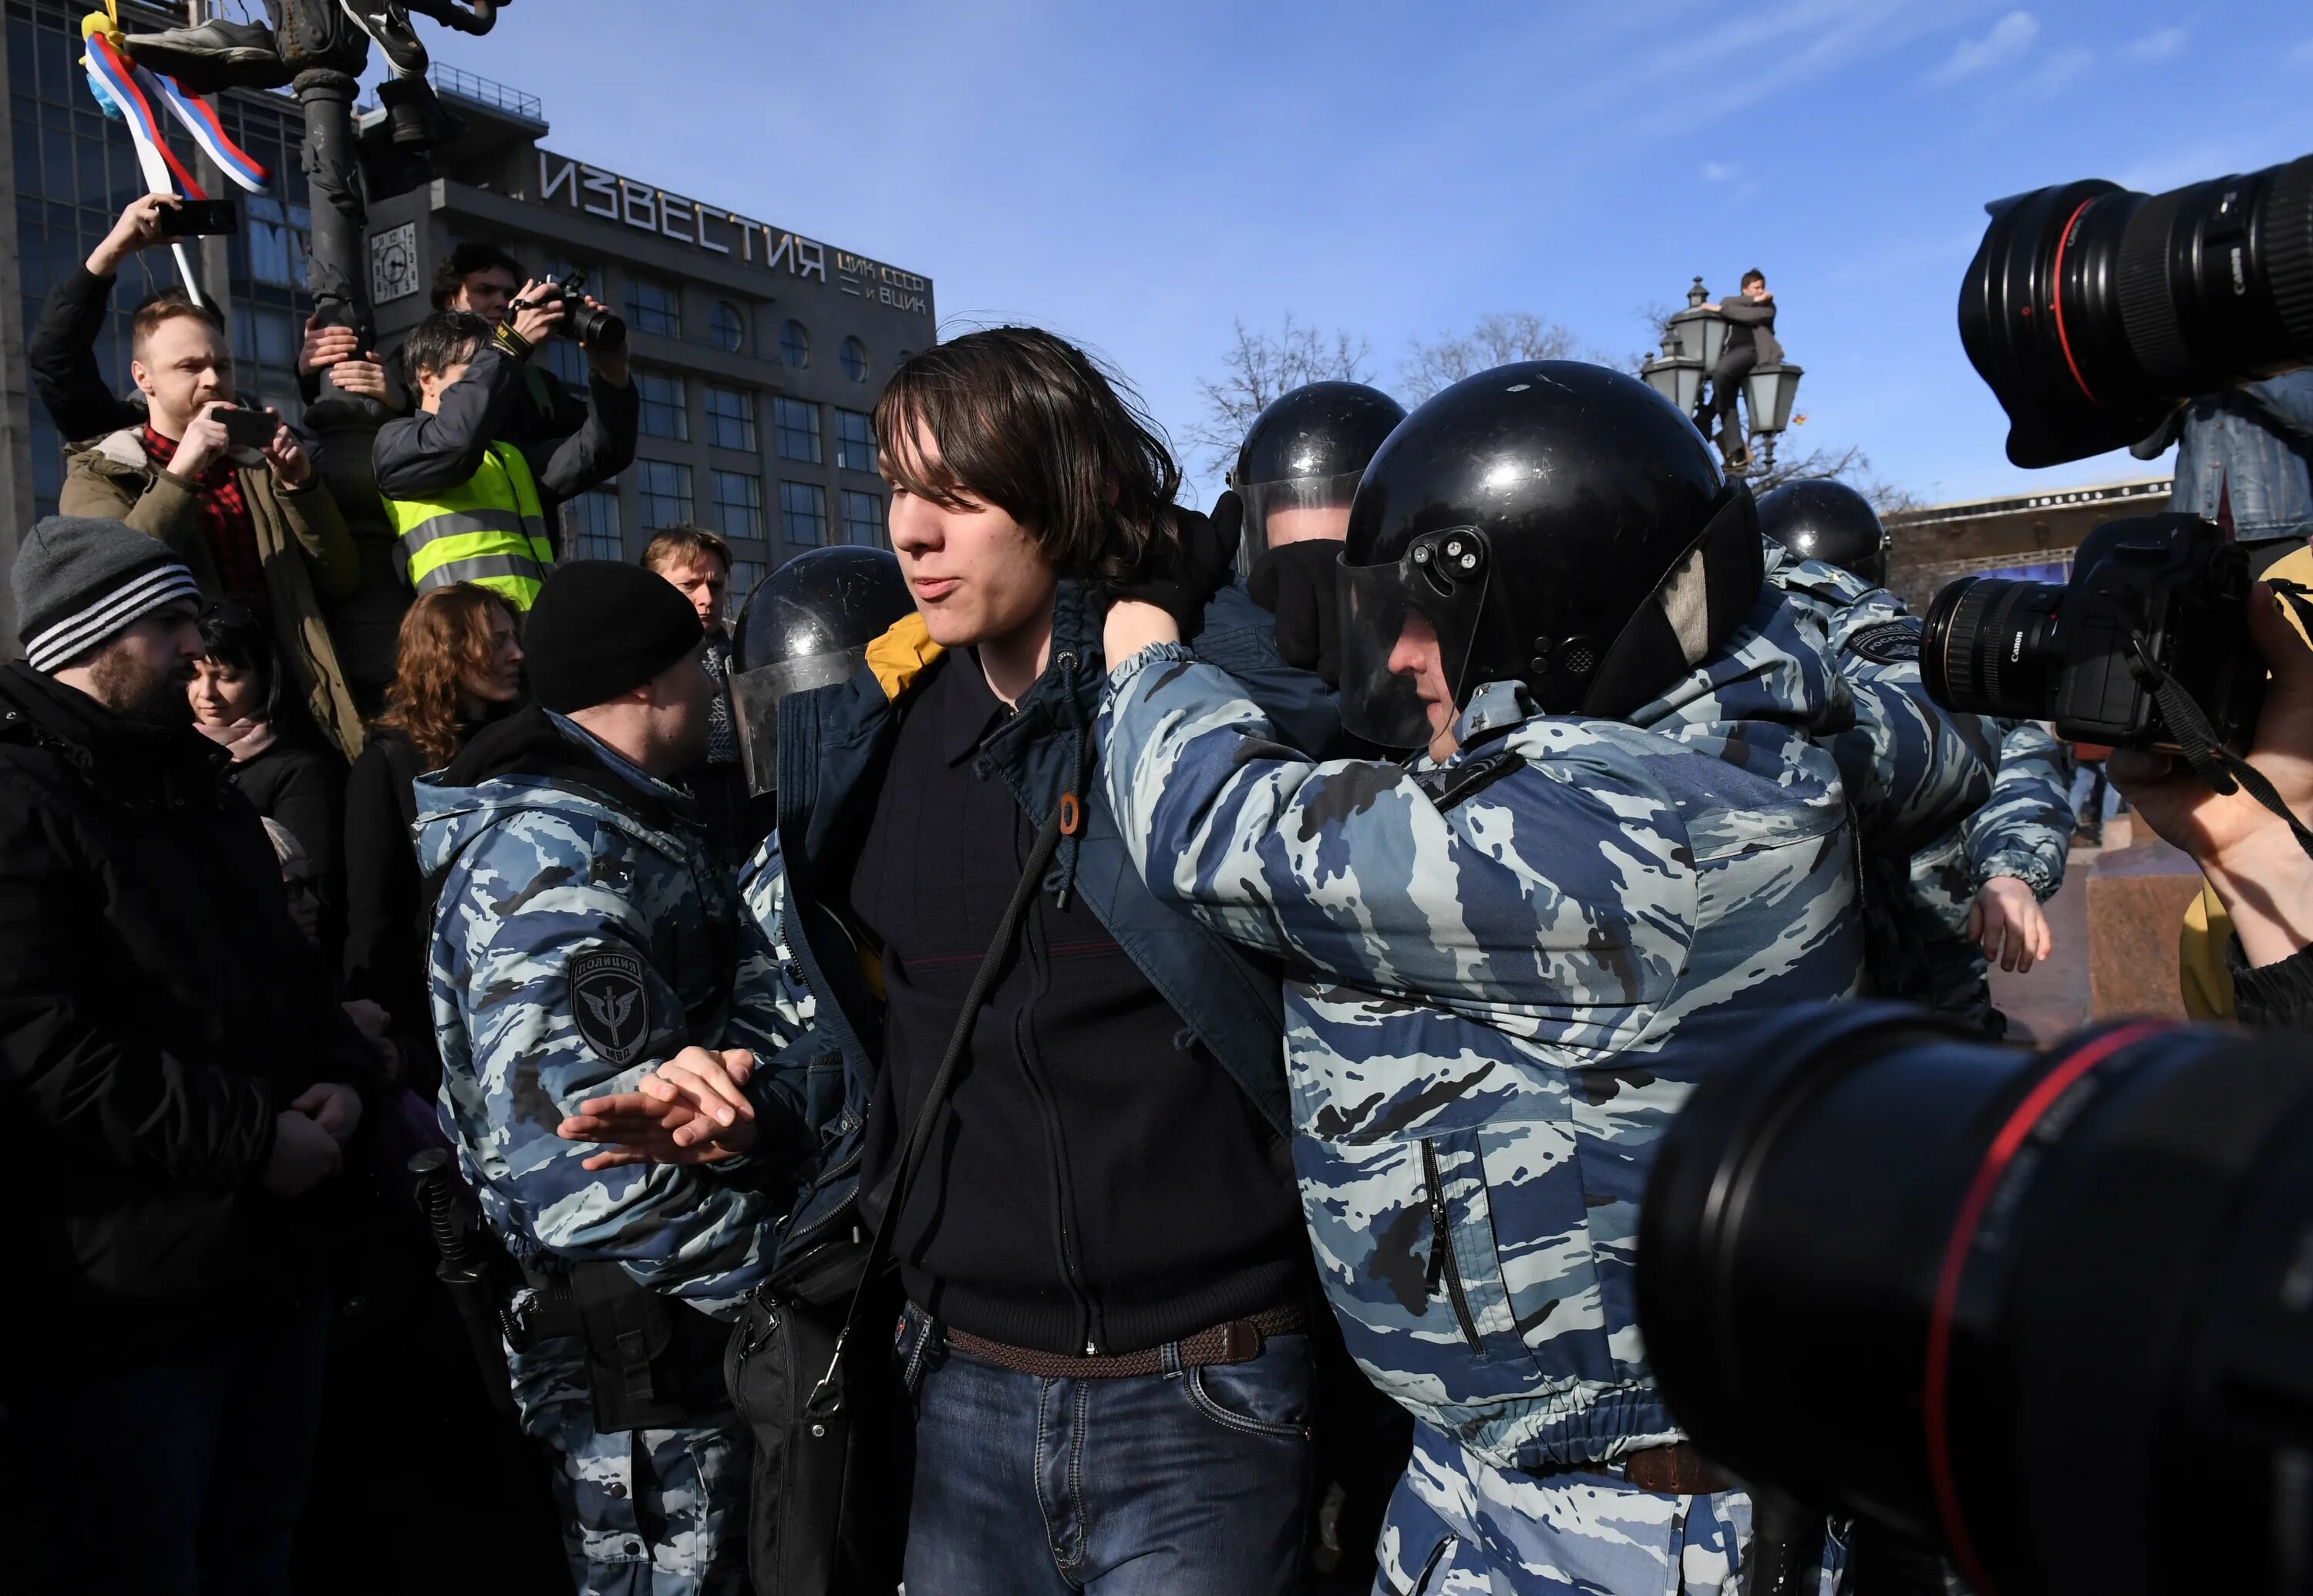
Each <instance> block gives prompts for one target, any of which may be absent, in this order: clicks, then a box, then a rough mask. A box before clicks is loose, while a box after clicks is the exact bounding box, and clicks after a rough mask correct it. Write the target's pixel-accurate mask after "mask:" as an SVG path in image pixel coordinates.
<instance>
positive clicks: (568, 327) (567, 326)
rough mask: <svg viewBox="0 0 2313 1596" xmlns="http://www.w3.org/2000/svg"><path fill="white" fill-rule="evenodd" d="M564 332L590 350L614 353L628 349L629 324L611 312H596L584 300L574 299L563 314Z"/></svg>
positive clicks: (566, 306)
mask: <svg viewBox="0 0 2313 1596" xmlns="http://www.w3.org/2000/svg"><path fill="white" fill-rule="evenodd" d="M562 330H563V331H565V332H567V333H568V334H569V335H570V336H571V337H572V338H575V339H577V340H578V342H579V344H580V345H581V346H582V347H584V348H589V349H601V350H602V351H604V352H605V353H614V352H616V351H617V350H620V349H623V348H626V347H627V324H626V322H624V321H622V320H620V318H619V317H617V316H614V315H612V314H611V313H610V312H609V311H603V310H596V309H595V308H594V306H593V305H591V304H587V303H586V302H585V300H583V299H577V298H573V299H571V300H569V301H568V302H567V304H566V305H565V307H564V309H563V312H562Z"/></svg>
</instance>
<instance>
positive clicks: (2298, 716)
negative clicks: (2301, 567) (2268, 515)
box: [2111, 558, 2313, 1029]
mask: <svg viewBox="0 0 2313 1596" xmlns="http://www.w3.org/2000/svg"><path fill="white" fill-rule="evenodd" d="M2304 563H2305V564H2307V565H2313V558H2309V559H2307V560H2304ZM2275 574H2276V575H2279V574H2280V573H2278V572H2276V573H2275ZM2306 606H2307V600H2306V596H2305V589H2304V587H2303V586H2301V585H2300V583H2298V582H2286V583H2285V584H2282V583H2276V584H2274V585H2270V586H2269V585H2266V584H2264V583H2260V584H2259V585H2258V586H2257V587H2256V590H2255V591H2254V593H2253V594H2252V595H2251V597H2250V599H2249V606H2248V628H2249V634H2250V636H2251V637H2253V638H2254V639H2256V646H2257V648H2258V649H2259V651H2260V652H2262V653H2263V654H2264V656H2265V660H2266V662H2267V663H2268V664H2269V665H2270V666H2272V670H2273V678H2272V683H2271V684H2270V686H2268V688H2267V689H2266V691H2265V708H2264V710H2263V711H2262V712H2261V713H2260V714H2259V715H2258V717H2257V723H2256V741H2255V743H2254V744H2253V745H2252V746H2251V747H2250V749H2249V753H2248V763H2249V764H2250V765H2251V766H2253V767H2254V768H2255V769H2256V771H2257V772H2258V773H2260V774H2261V775H2263V776H2264V778H2265V780H2266V781H2268V782H2270V783H2271V784H2272V787H2273V793H2274V795H2275V796H2276V797H2278V798H2279V799H2280V800H2281V802H2282V804H2283V805H2285V806H2286V807H2288V809H2289V810H2290V812H2291V814H2292V815H2294V816H2296V824H2295V825H2294V826H2292V825H2291V823H2290V822H2289V821H2288V820H2286V819H2284V818H2283V817H2282V816H2279V815H2276V814H2274V813H2273V811H2272V810H2271V809H2269V808H2267V807H2265V805H2263V804H2262V803H2260V802H2258V801H2257V799H2256V798H2255V797H2253V796H2252V795H2251V794H2249V793H2248V792H2247V791H2246V790H2240V789H2236V790H2234V791H2232V792H2229V793H2220V792H2216V791H2214V790H2212V789H2211V788H2210V787H2209V786H2208V784H2207V783H2206V782H2204V781H2203V780H2201V779H2200V778H2199V777H2198V776H2196V775H2195V774H2194V772H2192V771H2191V770H2190V769H2188V768H2186V767H2185V765H2184V764H2183V763H2181V762H2178V761H2175V760H2172V759H2169V758H2168V757H2167V756H2165V755H2161V754H2146V753H2142V752H2139V751H2137V750H2133V749H2126V748H2123V749H2116V750H2115V751H2114V753H2113V755H2112V761H2111V766H2112V780H2113V785H2115V787H2117V788H2119V789H2120V790H2121V792H2122V793H2123V794H2124V795H2125V796H2126V798H2128V800H2129V802H2130V803H2132V804H2133V805H2134V806H2135V807H2136V812H2137V814H2138V815H2139V816H2141V817H2142V819H2143V821H2144V824H2147V825H2149V826H2150V827H2151V828H2152V830H2153V831H2154V832H2156V833H2159V835H2160V836H2161V837H2162V838H2164V839H2166V840H2167V841H2168V842H2172V843H2174V844H2175V845H2176V846H2177V847H2178V848H2181V849H2183V850H2184V851H2185V852H2186V853H2188V854H2190V855H2192V857H2193V862H2194V864H2196V865H2198V866H2199V867H2200V868H2201V871H2202V873H2203V875H2204V876H2206V877H2208V881H2209V885H2210V886H2211V887H2212V889H2213V890H2214V891H2215V893H2216V895H2217V897H2218V899H2219V901H2220V902H2221V903H2222V904H2223V905H2224V908H2225V911H2226V913H2228V914H2229V916H2230V917H2231V919H2232V926H2233V936H2232V940H2231V942H2230V944H2229V947H2228V948H2227V952H2226V964H2227V966H2229V971H2230V974H2231V976H2232V983H2233V1005H2234V1013H2235V1015H2236V1016H2237V1017H2238V1018H2240V1019H2241V1020H2243V1021H2245V1022H2247V1024H2250V1025H2256V1026H2273V1027H2288V1028H2291V1029H2302V1028H2313V955H2309V954H2308V953H2307V952H2306V946H2307V944H2308V942H2309V941H2313V854H2309V853H2308V851H2307V849H2308V847H2309V846H2313V842H2309V840H2308V838H2307V836H2306V834H2305V826H2306V823H2307V822H2308V821H2309V820H2313V648H2309V647H2308V642H2307V639H2308V635H2309V634H2308V614H2307V607H2306Z"/></svg>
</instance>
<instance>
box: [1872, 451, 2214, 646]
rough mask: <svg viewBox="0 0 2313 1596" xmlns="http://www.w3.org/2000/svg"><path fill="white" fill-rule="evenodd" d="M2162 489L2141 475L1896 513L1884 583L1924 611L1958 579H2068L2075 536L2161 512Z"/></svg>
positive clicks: (2158, 480)
mask: <svg viewBox="0 0 2313 1596" xmlns="http://www.w3.org/2000/svg"><path fill="white" fill-rule="evenodd" d="M2169 488H2170V481H2169V479H2168V478H2167V477H2145V478H2142V479H2139V480H2137V481H2125V482H2105V483H2100V484H2098V485H2097V486H2095V487H2089V488H2062V489H2050V490H2049V491H2047V492H2045V493H2023V494H2016V495H2012V496H2010V497H2007V498H1972V499H1964V500H1960V501H1957V502H1955V503H1952V504H1939V505H1926V506H1923V507H1921V508H1919V509H1916V510H1899V511H1897V512H1895V514H1893V515H1890V516H1888V517H1887V533H1888V536H1889V537H1890V539H1891V540H1892V542H1893V546H1892V547H1891V548H1890V549H1889V551H1888V557H1887V586H1888V587H1889V589H1890V590H1891V591H1893V592H1894V593H1895V595H1897V596H1898V597H1900V598H1902V599H1903V600H1904V603H1905V604H1909V605H1910V606H1911V607H1912V608H1913V610H1914V611H1916V612H1918V613H1926V611H1927V607H1928V604H1929V602H1930V600H1932V599H1933V598H1934V597H1935V595H1936V593H1937V591H1938V590H1939V588H1941V587H1942V586H1944V585H1945V584H1946V583H1948V582H1954V581H1957V580H1958V579H1959V578H1962V577H1975V576H2001V577H2015V578H2022V579H2024V580H2027V581H2033V582H2065V581H2070V580H2071V574H2072V551H2074V550H2075V549H2077V548H2079V547H2080V540H2081V539H2082V538H2084V537H2086V536H2088V534H2089V533H2090V532H2091V531H2092V530H2094V529H2095V528H2096V527H2097V526H2098V525H2099V524H2101V523H2103V522H2106V521H2114V520H2118V519H2120V518H2121V517H2123V516H2157V515H2159V514H2161V513H2162V512H2164V511H2166V510H2167V509H2168V492H2169Z"/></svg>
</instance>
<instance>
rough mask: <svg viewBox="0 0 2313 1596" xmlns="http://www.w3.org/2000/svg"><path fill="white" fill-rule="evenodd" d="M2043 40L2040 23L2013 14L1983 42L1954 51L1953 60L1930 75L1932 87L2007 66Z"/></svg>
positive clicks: (2022, 13)
mask: <svg viewBox="0 0 2313 1596" xmlns="http://www.w3.org/2000/svg"><path fill="white" fill-rule="evenodd" d="M2039 37H2040V23H2039V22H2038V20H2037V19H2036V18H2035V17H2034V16H2033V14H2032V13H2030V12H2028V11H2011V12H2010V13H2008V14H2007V15H2006V16H2004V17H2001V19H2000V20H1999V21H1998V22H1994V23H1992V31H1990V32H1989V33H1986V34H1985V35H1984V36H1983V38H1981V39H1963V40H1960V41H1959V43H1958V44H1957V45H1956V46H1954V47H1953V49H1952V53H1951V59H1950V60H1948V61H1946V62H1945V63H1944V64H1943V65H1942V66H1939V67H1937V68H1936V69H1935V70H1934V71H1933V72H1931V73H1930V74H1928V77H1927V81H1928V82H1929V83H1931V84H1956V83H1957V82H1959V80H1960V79H1962V78H1964V77H1974V75H1976V74H1977V73H1979V72H1988V71H1990V70H1991V69H1992V68H1993V67H1995V66H2006V65H2007V64H2008V63H2009V62H2010V61H2013V60H2015V59H2016V58H2017V57H2018V56H2021V55H2022V54H2023V53H2024V52H2025V51H2026V50H2028V49H2030V48H2032V41H2033V40H2036V39H2037V38H2039Z"/></svg>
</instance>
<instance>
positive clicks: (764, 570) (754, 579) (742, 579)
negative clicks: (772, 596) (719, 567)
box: [723, 560, 770, 621]
mask: <svg viewBox="0 0 2313 1596" xmlns="http://www.w3.org/2000/svg"><path fill="white" fill-rule="evenodd" d="M769 575H770V567H769V566H766V565H765V564H764V563H763V562H762V561H761V560H733V561H732V562H731V587H730V591H729V592H728V593H727V594H726V595H724V599H723V602H724V604H725V605H726V609H725V612H724V613H726V614H727V615H729V616H730V617H731V618H732V619H733V620H734V621H735V620H737V619H738V616H739V612H740V611H741V610H743V609H745V608H746V607H747V595H749V594H751V593H752V592H754V590H755V584H756V583H758V582H760V581H761V580H762V579H763V578H765V577H767V576H769Z"/></svg>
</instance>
